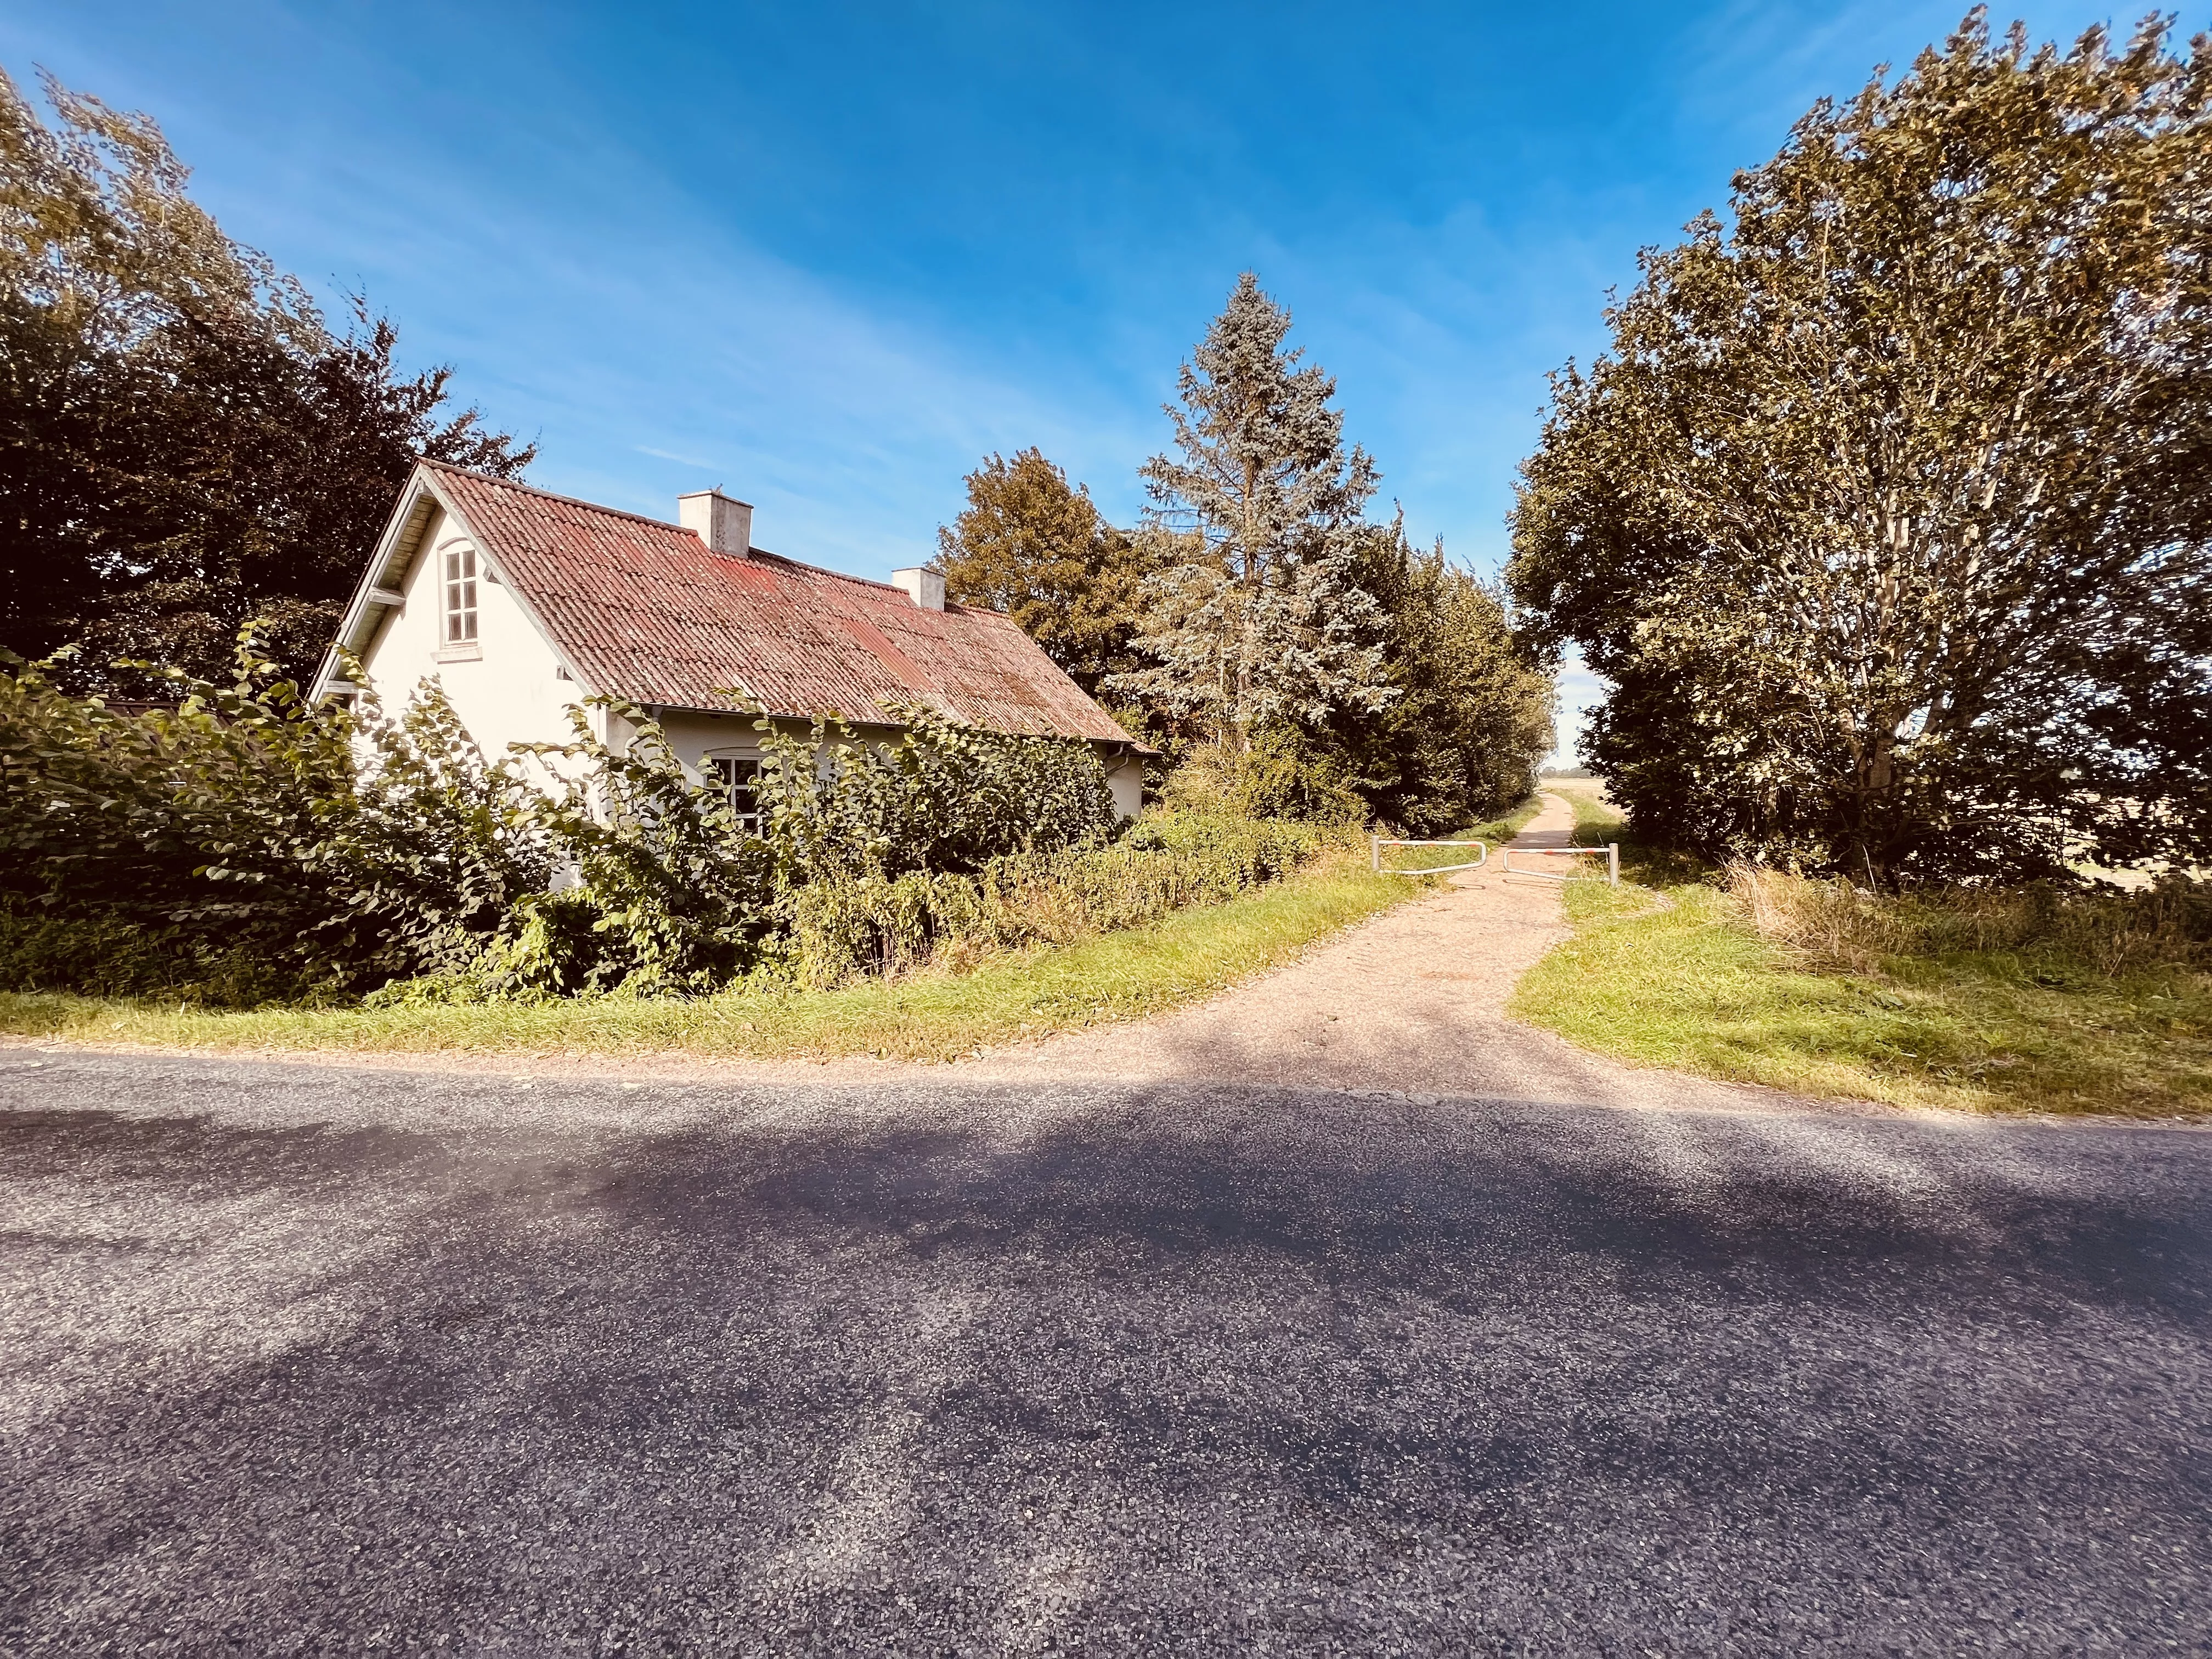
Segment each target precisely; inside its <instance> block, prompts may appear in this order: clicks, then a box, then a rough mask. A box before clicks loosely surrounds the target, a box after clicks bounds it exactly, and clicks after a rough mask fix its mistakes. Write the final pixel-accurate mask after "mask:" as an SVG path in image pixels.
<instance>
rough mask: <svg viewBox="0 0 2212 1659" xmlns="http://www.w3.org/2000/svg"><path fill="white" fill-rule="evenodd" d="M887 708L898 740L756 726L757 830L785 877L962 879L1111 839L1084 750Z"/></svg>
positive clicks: (1103, 793)
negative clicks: (1007, 860)
mask: <svg viewBox="0 0 2212 1659" xmlns="http://www.w3.org/2000/svg"><path fill="white" fill-rule="evenodd" d="M887 712H888V714H889V715H890V718H891V719H892V720H897V721H899V722H901V723H902V725H903V726H905V727H906V732H905V734H904V736H903V737H902V738H901V739H900V740H898V741H896V742H870V741H866V740H864V739H863V738H861V737H860V736H859V735H858V734H857V733H855V732H854V731H853V729H852V728H851V727H849V726H846V725H844V724H843V723H842V722H840V721H834V720H831V721H823V722H817V724H816V726H814V728H813V730H812V731H811V732H810V733H809V734H808V735H807V736H806V737H805V738H798V737H794V736H793V735H791V734H789V733H787V732H776V731H775V730H774V729H773V728H772V727H771V726H770V725H769V722H768V721H766V720H761V721H759V722H757V729H758V730H759V731H760V732H762V733H763V738H762V740H761V751H762V757H763V766H762V776H761V782H760V786H759V800H760V806H761V812H762V817H763V828H764V829H765V832H766V834H767V836H768V837H769V840H770V841H772V842H775V846H776V848H777V852H778V854H779V856H780V857H781V859H782V860H783V863H784V867H785V868H786V869H787V871H790V872H797V873H799V875H800V876H801V877H802V878H808V879H811V878H816V877H820V876H832V875H836V876H857V875H863V874H882V875H897V874H901V873H902V872H907V871H909V870H936V871H956V872H972V871H975V870H978V869H981V867H982V866H984V865H985V864H986V863H987V862H988V861H989V860H992V859H994V858H1000V857H1002V856H1004V855H1005V854H1009V853H1023V852H1038V851H1050V850H1053V849H1054V848H1061V847H1074V846H1079V845H1084V844H1086V843H1097V842H1105V841H1108V840H1110V839H1111V838H1112V836H1113V835H1114V833H1115V826H1116V823H1117V821H1118V820H1117V815H1116V813H1115V807H1114V797H1113V792H1112V791H1111V790H1110V789H1109V788H1108V787H1107V784H1106V769H1105V768H1104V766H1103V764H1101V763H1100V761H1099V759H1098V757H1097V753H1096V752H1095V751H1094V750H1092V749H1091V745H1090V744H1087V743H1084V742H1082V741H1080V740H1079V739H1074V738H1037V737H1023V736H1018V735H1016V734H1013V733H1011V732H988V731H985V730H983V729H981V727H978V726H962V725H958V724H956V723H955V722H953V721H951V720H947V719H945V717H944V716H943V715H942V714H939V713H937V712H936V711H935V710H934V709H932V708H927V707H923V706H921V705H910V704H893V705H889V706H888V708H887Z"/></svg>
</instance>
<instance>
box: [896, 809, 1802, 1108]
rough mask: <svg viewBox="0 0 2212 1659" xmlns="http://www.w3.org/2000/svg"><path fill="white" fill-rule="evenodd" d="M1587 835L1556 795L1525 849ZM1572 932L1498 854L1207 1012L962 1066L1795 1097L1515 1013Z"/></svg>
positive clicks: (1519, 841)
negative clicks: (1529, 979)
mask: <svg viewBox="0 0 2212 1659" xmlns="http://www.w3.org/2000/svg"><path fill="white" fill-rule="evenodd" d="M1573 827H1574V814H1573V811H1572V809H1571V808H1570V807H1569V806H1568V805H1567V803H1566V802H1565V801H1564V800H1562V799H1560V798H1559V796H1557V795H1547V796H1545V797H1544V811H1543V812H1542V814H1541V816H1540V817H1537V818H1536V819H1535V820H1534V822H1533V823H1530V824H1529V825H1528V828H1527V829H1524V830H1522V833H1521V835H1520V836H1518V837H1516V839H1515V841H1514V842H1513V847H1514V849H1515V851H1516V854H1520V853H1524V852H1531V851H1541V849H1543V848H1547V847H1564V846H1567V845H1569V844H1570V841H1569V837H1570V836H1571V833H1572V830H1573ZM1522 862H1524V863H1526V862H1528V860H1525V859H1524V860H1522ZM1566 934H1567V927H1566V924H1565V921H1563V920H1562V918H1561V915H1560V905H1559V889H1558V887H1557V885H1556V884H1553V883H1551V882H1547V881H1542V880H1539V879H1532V878H1521V877H1517V876H1516V877H1512V878H1509V877H1507V876H1506V875H1505V873H1504V871H1503V868H1502V862H1501V860H1497V859H1494V858H1493V859H1492V860H1491V861H1490V863H1489V865H1488V866H1486V868H1484V869H1481V870H1474V871H1468V872H1465V873H1464V874H1462V875H1458V876H1455V877H1454V878H1452V880H1451V884H1450V885H1449V887H1447V888H1445V889H1444V890H1443V891H1440V892H1437V893H1432V894H1429V895H1426V896H1424V897H1422V898H1420V899H1418V900H1416V901H1415V902H1413V903H1411V904H1407V905H1404V906H1401V907H1400V908H1397V909H1395V910H1392V911H1389V912H1388V913H1386V914H1385V915H1381V916H1377V917H1376V919H1375V920H1373V921H1369V922H1365V923H1363V924H1362V925H1361V926H1359V927H1355V928H1352V930H1350V931H1349V932H1348V933H1345V934H1344V935H1343V936H1342V937H1341V938H1339V939H1335V940H1334V941H1332V942H1330V943H1329V944H1327V945H1323V946H1322V947H1321V948H1320V949H1319V950H1316V951H1312V952H1311V953H1310V954H1309V955H1307V956H1305V957H1301V958H1300V959H1299V960H1297V962H1294V963H1291V964H1290V965H1289V966H1288V967H1285V968H1282V969H1278V970H1277V971H1276V972H1274V973H1272V974H1268V975H1264V976H1263V977H1261V978H1260V979H1256V980H1254V981H1250V982H1249V983H1247V984H1244V985H1240V986H1237V987H1235V988H1234V989H1231V990H1229V991H1226V992H1225V993H1223V994H1221V995H1219V996H1217V997H1215V998H1213V999H1212V1000H1209V1001H1207V1002H1204V1003H1201V1004H1199V1005H1197V1006H1194V1007H1190V1008H1185V1009H1181V1010H1178V1011H1177V1012H1174V1013H1171V1014H1164V1015H1161V1016H1159V1017H1158V1018H1153V1019H1149V1020H1146V1021H1144V1022H1142V1023H1141V1024H1135V1025H1127V1026H1118V1027H1117V1026H1108V1027H1103V1028H1100V1029H1097V1030H1087V1031H1076V1032H1071V1033H1068V1034H1066V1035H1065V1036H1057V1037H1054V1038H1050V1039H1048V1040H1047V1041H1045V1042H1040V1043H1036V1044H1030V1045H1027V1046H1024V1047H1021V1048H1006V1049H1001V1050H999V1051H996V1052H994V1053H993V1054H987V1055H984V1056H982V1057H981V1058H980V1059H977V1060H970V1061H967V1062H963V1065H962V1066H961V1067H960V1068H959V1069H960V1071H961V1072H962V1073H963V1074H965V1075H969V1076H973V1077H975V1078H976V1079H979V1080H981V1079H994V1080H997V1079H1006V1080H1010V1081H1011V1080H1018V1079H1045V1078H1049V1079H1054V1080H1055V1081H1069V1082H1073V1081H1093V1080H1097V1081H1106V1080H1114V1079H1119V1080H1126V1081H1130V1082H1168V1081H1186V1082H1222V1083H1260V1084H1284V1085H1294V1086H1298V1087H1306V1088H1321V1089H1385V1090H1391V1091H1397V1092H1401V1093H1415V1094H1435V1095H1462V1096H1465V1095H1481V1096H1485V1097H1497V1098H1506V1099H1513V1100H1526V1101H1558V1102H1570V1101H1571V1102H1577V1103H1583V1104H1588V1105H1612V1106H1670V1107H1698V1106H1705V1107H1722V1108H1726V1109H1735V1110H1742V1109H1746V1108H1753V1109H1755V1108H1758V1107H1761V1106H1771V1105H1774V1104H1778V1103H1784V1102H1785V1100H1786V1097H1783V1096H1779V1095H1777V1094H1775V1093H1774V1092H1773V1091H1771V1090H1764V1089H1748V1088H1740V1087H1735V1086H1733V1085H1727V1084H1720V1083H1710V1082H1706V1081H1704V1080H1702V1079H1695V1078H1688V1077H1681V1076H1677V1075H1675V1074H1674V1073H1667V1072H1654V1071H1642V1070H1638V1069H1637V1068H1636V1067H1633V1066H1624V1065H1621V1064H1620V1063H1619V1062H1618V1061H1614V1060H1604V1059H1601V1058H1600V1057H1598V1056H1597V1055H1595V1054H1585V1053H1583V1051H1582V1050H1580V1049H1578V1048H1574V1047H1573V1046H1572V1045H1571V1044H1570V1043H1568V1042H1565V1041H1563V1040H1562V1039H1560V1038H1558V1037H1555V1036H1551V1035H1550V1034H1549V1033H1547V1032H1543V1031H1538V1030H1532V1029H1531V1028H1530V1027H1528V1026H1526V1025H1522V1024H1518V1023H1517V1022H1516V1021H1514V1020H1511V1019H1509V1018H1506V1015H1505V1002H1506V999H1507V998H1508V997H1509V996H1510V995H1511V994H1512V991H1513V987H1514V984H1515V982H1516V981H1517V980H1519V978H1520V977H1521V975H1522V974H1523V973H1524V972H1526V971H1527V970H1528V969H1529V968H1530V967H1532V966H1533V965H1534V963H1535V962H1536V960H1537V958H1538V957H1541V956H1542V955H1543V954H1544V952H1545V951H1547V950H1549V949H1550V948H1551V947H1552V946H1553V945H1555V944H1557V943H1558V942H1559V940H1560V939H1564V938H1565V937H1566ZM887 1069H889V1068H875V1069H873V1070H872V1071H871V1072H870V1073H867V1074H869V1075H879V1074H881V1073H882V1071H884V1070H887Z"/></svg>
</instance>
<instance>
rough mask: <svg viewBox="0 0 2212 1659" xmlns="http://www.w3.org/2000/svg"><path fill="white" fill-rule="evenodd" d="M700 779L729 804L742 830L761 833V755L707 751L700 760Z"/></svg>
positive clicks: (755, 833)
mask: <svg viewBox="0 0 2212 1659" xmlns="http://www.w3.org/2000/svg"><path fill="white" fill-rule="evenodd" d="M699 772H700V776H701V781H702V782H704V783H705V784H706V786H707V787H708V788H709V789H712V790H714V792H715V793H717V794H719V795H720V796H721V797H722V799H724V800H726V801H727V802H729V804H730V812H731V815H732V817H735V818H736V819H737V821H738V828H739V829H745V830H749V831H750V832H751V833H752V834H754V835H758V834H759V833H760V828H761V811H760V796H759V793H757V787H758V785H759V783H760V775H761V757H759V756H758V755H708V756H705V757H702V758H701V760H700V762H699Z"/></svg>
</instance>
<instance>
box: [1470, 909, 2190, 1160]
mask: <svg viewBox="0 0 2212 1659" xmlns="http://www.w3.org/2000/svg"><path fill="white" fill-rule="evenodd" d="M1638 874H1639V875H1641V876H1642V877H1643V878H1644V880H1646V881H1648V882H1650V883H1651V885H1648V886H1647V885H1638V884H1630V883H1629V882H1628V881H1627V880H1626V877H1624V880H1623V884H1622V885H1621V886H1620V888H1619V889H1618V890H1615V889H1611V888H1607V886H1605V885H1604V884H1602V883H1599V882H1594V881H1577V882H1573V883H1570V884H1568V885H1567V887H1566V889H1565V896H1566V904H1567V912H1568V915H1569V918H1570V920H1571V921H1572V922H1573V923H1574V926H1575V937H1574V938H1573V939H1570V940H1568V941H1567V942H1566V943H1565V944H1563V945H1559V946H1557V947H1556V948H1554V949H1553V951H1551V953H1550V954H1549V955H1547V956H1546V957H1544V959H1543V960H1542V961H1541V962H1540V963H1537V965H1536V966H1535V967H1534V969H1531V970H1530V971H1529V972H1528V974H1527V975H1525V976H1524V977H1523V978H1522V981H1521V983H1520V985H1519V986H1518V987H1516V990H1515V992H1514V995H1513V1000H1512V1002H1511V1005H1510V1008H1511V1012H1513V1013H1514V1014H1515V1015H1516V1016H1517V1017H1519V1018H1522V1019H1526V1020H1528V1021H1529V1022H1530V1023H1531V1024H1536V1025H1541V1026H1543V1027H1545V1028H1546V1029H1547V1030H1553V1031H1556V1032H1558V1033H1559V1035H1560V1036H1564V1037H1566V1038H1567V1039H1568V1040H1569V1041H1571V1042H1576V1043H1578V1044H1580V1045H1581V1046H1583V1048H1592V1049H1595V1050H1597V1051H1598V1052H1599V1053H1601V1054H1613V1055H1616V1056H1618V1057H1619V1058H1620V1059H1623V1060H1632V1061H1636V1062H1638V1063H1640V1064H1644V1065H1649V1066H1671V1067H1674V1068H1676V1069H1678V1070H1683V1071H1691V1072H1699V1073H1705V1075H1707V1076H1711V1077H1717V1078H1725V1079H1731V1080H1734V1081H1737V1082H1744V1083H1763V1084H1768V1085H1772V1086H1774V1087H1776V1088H1780V1089H1786V1090H1790V1091H1793V1092H1796V1093H1801V1094H1810V1095H1822V1096H1828V1097H1836V1098H1857V1099H1872V1100H1880V1101H1887V1102H1890V1103H1893V1104H1897V1105H1905V1106H1941V1107H1951V1108H1960V1109H1968V1110H1974V1111H2033V1112H2053V1113H2076V1112H2106V1113H2116V1114H2123V1115H2132V1116H2168V1115H2191V1116H2193V1115H2202V1114H2204V1113H2206V1112H2208V1111H2212V979H2208V978H2207V977H2206V976H2205V975H2201V974H2194V973H2191V972H2190V971H2188V970H2187V969H2184V968H2179V967H2175V966H2170V965H2169V966H2164V967H2155V968H2148V969H2142V970H2140V971H2136V972H2131V973H2127V974H2122V975H2103V974H2100V973H2098V972H2096V971H2094V970H2093V969H2087V968H2081V967H2079V966H2076V967H2075V968H2073V969H2059V970H2056V971H2054V969H2053V968H2052V965H2051V964H2050V963H2048V962H2044V961H2038V960H2033V959H2027V958H2023V957H2021V955H2019V954H2017V953H2015V952H2009V951H1949V952H1943V953H1940V954H1929V955H1920V956H1904V957H1887V958H1884V959H1883V961H1882V963H1881V968H1880V969H1879V970H1878V971H1875V972H1873V973H1864V974H1857V973H1844V972H1833V973H1831V972H1813V971H1808V969H1804V968H1803V967H1802V966H1799V965H1797V964H1796V963H1794V962H1793V961H1792V959H1791V958H1790V956H1789V954H1788V953H1786V952H1785V951H1784V950H1783V949H1782V948H1781V947H1780V946H1778V945H1775V944H1773V943H1771V942H1770V941H1769V940H1767V939H1764V938H1762V937H1761V936H1760V935H1759V933H1757V932H1756V931H1755V930H1754V929H1753V927H1752V926H1751V923H1750V921H1749V920H1748V917H1747V913H1746V910H1745V908H1744V907H1743V906H1742V905H1741V904H1740V903H1739V902H1737V901H1736V900H1735V899H1734V898H1732V897H1731V896H1729V894H1727V893H1726V892H1723V891H1722V890H1719V889H1718V888H1717V887H1715V886H1712V885H1711V884H1705V883H1702V882H1698V881H1694V880H1692V881H1665V880H1662V879H1661V878H1659V877H1658V876H1657V875H1656V874H1654V873H1653V866H1642V867H1641V868H1639V869H1638Z"/></svg>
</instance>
